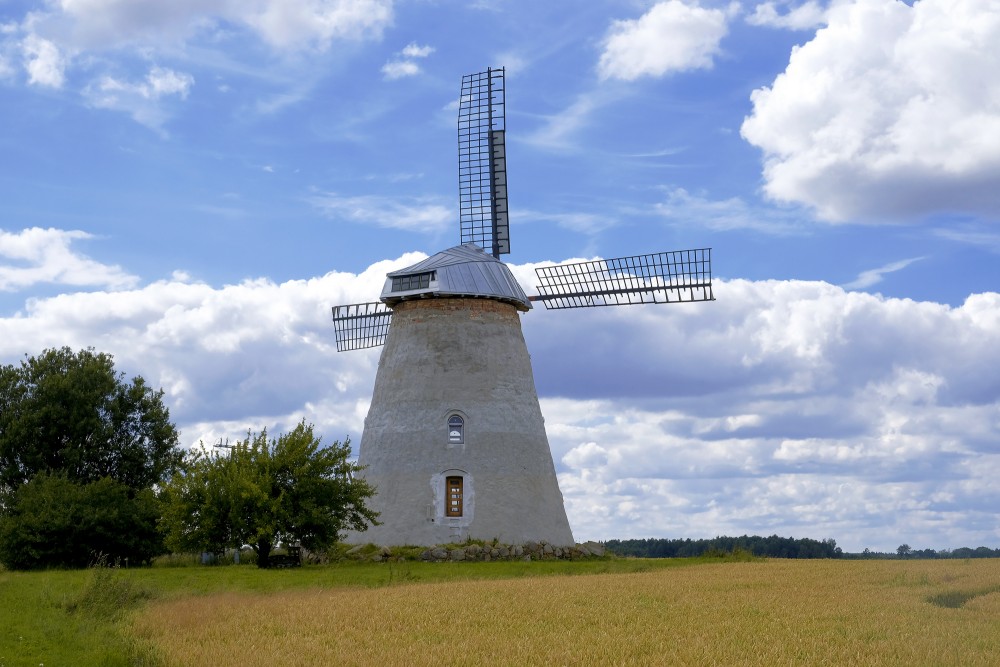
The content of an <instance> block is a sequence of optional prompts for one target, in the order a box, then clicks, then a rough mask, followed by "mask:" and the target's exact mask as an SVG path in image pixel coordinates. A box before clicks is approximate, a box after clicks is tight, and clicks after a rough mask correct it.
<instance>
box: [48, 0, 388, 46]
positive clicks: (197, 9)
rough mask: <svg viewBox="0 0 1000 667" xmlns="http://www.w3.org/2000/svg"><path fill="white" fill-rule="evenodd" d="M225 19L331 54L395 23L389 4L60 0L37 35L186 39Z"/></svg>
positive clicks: (84, 39)
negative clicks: (339, 42) (337, 44)
mask: <svg viewBox="0 0 1000 667" xmlns="http://www.w3.org/2000/svg"><path fill="white" fill-rule="evenodd" d="M221 21H225V22H229V23H231V24H233V25H236V26H244V27H246V28H249V29H250V30H251V31H253V32H254V33H256V35H257V36H258V37H259V38H261V39H262V40H264V41H265V42H266V43H268V44H270V45H271V46H272V47H274V48H277V49H290V50H300V49H304V48H306V49H307V48H318V49H326V48H328V47H329V45H330V43H331V41H332V40H334V39H364V38H372V37H374V38H378V37H379V36H381V33H382V30H383V29H384V28H385V27H386V26H387V25H388V24H389V23H391V21H392V2H391V0H239V1H236V0H172V1H171V2H163V1H162V0H131V1H129V2H124V1H122V0H61V1H60V2H59V3H57V4H55V5H51V9H50V11H49V12H35V13H34V14H33V15H32V18H31V22H32V24H33V25H34V26H36V27H37V29H38V30H42V31H45V32H51V33H53V34H55V33H59V34H61V35H64V36H65V37H64V38H65V39H66V40H67V41H69V42H71V43H72V44H73V45H74V46H77V47H79V48H81V49H88V50H91V49H92V50H103V49H106V48H109V47H111V48H113V47H119V46H123V45H126V44H137V43H143V44H145V45H146V46H148V45H150V44H157V43H164V42H169V41H173V42H177V41H184V40H186V39H188V38H191V37H192V36H194V35H196V34H198V33H199V32H202V31H209V32H211V31H214V30H215V29H217V27H218V23H219V22H221Z"/></svg>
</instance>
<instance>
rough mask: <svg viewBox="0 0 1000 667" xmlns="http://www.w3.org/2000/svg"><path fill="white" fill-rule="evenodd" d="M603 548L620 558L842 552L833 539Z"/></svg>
mask: <svg viewBox="0 0 1000 667" xmlns="http://www.w3.org/2000/svg"><path fill="white" fill-rule="evenodd" d="M604 546H605V547H606V548H607V549H608V550H609V551H612V552H613V553H616V554H618V555H619V556H636V557H638V558H689V557H692V556H703V555H706V554H713V553H732V552H734V551H749V552H750V553H752V554H753V555H755V556H769V557H771V558H840V557H841V556H842V555H843V552H842V551H841V550H840V547H838V546H837V542H836V540H832V539H827V540H822V541H818V540H813V539H810V538H808V537H803V538H799V539H795V538H794V537H778V536H777V535H771V536H770V537H760V536H758V535H754V536H750V535H744V536H742V537H716V538H713V539H710V540H692V539H690V538H687V539H683V540H681V539H676V540H670V539H665V538H652V539H644V540H608V541H607V542H604Z"/></svg>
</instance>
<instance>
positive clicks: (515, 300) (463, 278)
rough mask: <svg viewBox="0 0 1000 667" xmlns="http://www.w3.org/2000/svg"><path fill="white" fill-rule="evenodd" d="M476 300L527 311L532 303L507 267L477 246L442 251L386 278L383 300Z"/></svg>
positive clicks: (457, 247)
mask: <svg viewBox="0 0 1000 667" xmlns="http://www.w3.org/2000/svg"><path fill="white" fill-rule="evenodd" d="M428 297H431V298H433V297H474V298H485V299H498V300H500V301H505V302H507V303H512V304H513V305H514V306H516V307H517V309H518V310H522V311H527V310H529V309H530V308H531V302H530V301H529V300H528V297H527V296H526V295H525V293H524V290H522V289H521V286H520V285H519V284H518V282H517V281H516V280H515V279H514V276H513V274H511V272H510V269H509V268H507V265H506V264H504V263H503V262H501V261H500V260H499V259H497V258H496V257H493V256H492V255H490V254H488V253H486V251H484V250H483V249H482V248H480V247H479V246H477V245H476V244H474V243H466V244H464V245H459V246H455V247H454V248H448V249H447V250H442V251H441V252H439V253H437V254H436V255H432V256H431V257H428V258H427V259H425V260H423V261H421V262H417V263H416V264H414V265H413V266H408V267H406V268H405V269H400V270H398V271H393V272H392V273H389V274H387V275H386V280H385V287H384V288H383V289H382V295H381V297H380V298H381V299H382V301H383V302H385V303H386V304H388V305H390V306H392V305H394V304H396V303H398V302H400V301H403V300H405V299H418V298H428Z"/></svg>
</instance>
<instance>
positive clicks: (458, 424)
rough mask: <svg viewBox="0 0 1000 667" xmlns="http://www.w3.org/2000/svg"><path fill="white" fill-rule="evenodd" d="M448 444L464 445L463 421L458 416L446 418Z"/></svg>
mask: <svg viewBox="0 0 1000 667" xmlns="http://www.w3.org/2000/svg"><path fill="white" fill-rule="evenodd" d="M448 444H449V445H464V444H465V420H464V419H462V418H461V417H459V416H458V415H452V416H451V417H449V418H448Z"/></svg>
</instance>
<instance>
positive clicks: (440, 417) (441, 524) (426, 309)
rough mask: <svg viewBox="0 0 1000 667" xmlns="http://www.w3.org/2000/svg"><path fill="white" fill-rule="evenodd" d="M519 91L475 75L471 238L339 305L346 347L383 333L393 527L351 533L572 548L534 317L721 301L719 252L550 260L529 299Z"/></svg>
mask: <svg viewBox="0 0 1000 667" xmlns="http://www.w3.org/2000/svg"><path fill="white" fill-rule="evenodd" d="M505 97H506V90H505V80H504V70H503V68H500V69H487V70H486V71H485V72H479V73H476V74H470V75H466V76H464V77H462V89H461V98H460V102H459V112H458V148H459V150H458V155H459V161H458V164H459V168H458V173H459V203H460V224H459V230H460V244H459V245H457V246H455V247H453V248H448V249H446V250H443V251H442V252H439V253H437V254H436V255H433V256H431V257H429V258H427V259H425V260H423V261H421V262H418V263H416V264H414V265H413V266H409V267H407V268H404V269H400V270H398V271H393V272H391V273H389V274H388V275H387V276H386V281H385V286H384V288H383V290H382V293H381V296H380V298H379V300H378V301H374V302H368V303H357V304H350V305H344V306H335V307H334V308H333V321H334V326H335V331H336V342H337V349H338V350H340V351H345V350H357V349H363V348H369V347H376V346H379V345H384V348H383V350H382V354H381V357H380V358H379V364H378V371H377V374H376V378H375V389H374V392H373V395H372V402H371V407H370V409H369V412H368V416H367V418H366V419H365V427H364V432H363V434H362V437H361V446H360V452H359V463H361V464H362V465H364V466H366V469H365V471H364V473H363V474H364V476H365V478H366V479H367V480H368V481H369V482H371V483H372V484H373V485H374V486H375V488H376V491H377V495H376V496H375V497H374V498H373V501H372V508H373V509H375V510H377V511H379V512H380V513H381V517H380V519H381V521H382V525H380V526H376V527H372V528H370V529H369V530H367V531H365V532H364V533H353V534H349V535H348V536H347V539H348V541H351V542H373V543H375V544H379V545H384V546H392V545H402V544H413V545H425V546H427V545H434V544H442V543H446V542H455V541H461V540H464V539H466V538H479V539H493V538H497V539H500V540H501V541H504V542H507V543H512V544H523V543H525V542H528V541H536V542H540V541H545V542H548V543H550V544H552V545H556V546H567V545H571V544H572V543H573V535H572V532H571V530H570V527H569V522H568V521H567V519H566V510H565V508H564V506H563V498H562V493H561V492H560V490H559V484H558V481H557V479H556V474H555V467H554V465H553V462H552V454H551V451H550V449H549V443H548V438H547V437H546V434H545V426H544V420H543V418H542V414H541V409H540V407H539V403H538V395H537V392H536V389H535V383H534V377H533V374H532V370H531V362H530V358H529V355H528V351H527V347H526V346H525V343H524V337H523V335H522V333H521V322H520V313H526V312H528V311H529V310H531V309H532V303H533V302H540V303H541V304H543V305H544V306H545V308H546V309H547V310H559V309H565V308H589V307H597V306H615V305H627V304H643V303H670V302H693V301H711V300H714V296H713V294H712V270H711V250H710V249H707V248H703V249H696V250H683V251H673V252H661V253H655V254H646V255H636V256H632V257H620V258H616V259H604V260H595V261H589V262H577V263H569V264H559V265H555V266H547V267H542V268H538V269H536V275H537V278H538V281H539V284H538V286H537V291H538V294H537V295H532V296H527V295H526V294H525V292H524V291H523V290H522V288H521V286H520V285H519V284H518V282H517V280H515V279H514V277H513V275H512V274H511V272H510V269H509V268H508V267H507V265H506V264H504V263H503V262H502V261H501V260H500V256H501V255H505V254H509V253H510V228H509V223H508V217H507V167H506V142H505V138H506V122H505V110H506V102H505Z"/></svg>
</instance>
